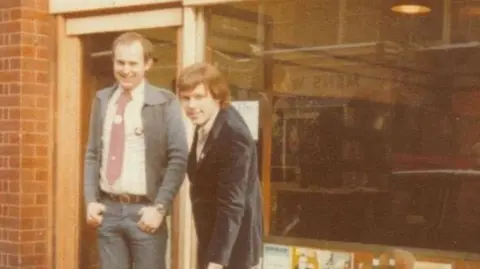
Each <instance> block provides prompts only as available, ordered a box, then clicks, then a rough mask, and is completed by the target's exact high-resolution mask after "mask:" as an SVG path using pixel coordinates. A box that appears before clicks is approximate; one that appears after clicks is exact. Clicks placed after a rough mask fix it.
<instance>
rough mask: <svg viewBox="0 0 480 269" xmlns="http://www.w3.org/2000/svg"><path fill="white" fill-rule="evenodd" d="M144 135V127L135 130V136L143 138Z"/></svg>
mask: <svg viewBox="0 0 480 269" xmlns="http://www.w3.org/2000/svg"><path fill="white" fill-rule="evenodd" d="M142 134H143V129H142V127H137V128H135V135H137V136H141V135H142Z"/></svg>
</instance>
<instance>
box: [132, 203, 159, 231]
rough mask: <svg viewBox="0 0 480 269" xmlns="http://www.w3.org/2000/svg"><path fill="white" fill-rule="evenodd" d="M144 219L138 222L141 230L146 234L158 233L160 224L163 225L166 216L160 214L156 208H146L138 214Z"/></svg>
mask: <svg viewBox="0 0 480 269" xmlns="http://www.w3.org/2000/svg"><path fill="white" fill-rule="evenodd" d="M138 214H140V215H141V216H142V217H141V218H140V220H139V221H138V223H137V225H138V227H139V228H140V230H142V231H144V232H146V233H154V232H155V231H157V229H158V227H160V224H162V221H163V217H164V215H163V214H161V213H160V212H158V210H157V208H156V207H154V206H146V207H143V208H142V209H140V211H139V212H138Z"/></svg>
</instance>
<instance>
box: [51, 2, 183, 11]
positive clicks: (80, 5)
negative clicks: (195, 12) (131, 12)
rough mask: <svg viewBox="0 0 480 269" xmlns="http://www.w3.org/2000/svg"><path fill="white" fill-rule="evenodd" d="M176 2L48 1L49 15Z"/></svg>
mask: <svg viewBox="0 0 480 269" xmlns="http://www.w3.org/2000/svg"><path fill="white" fill-rule="evenodd" d="M178 2H181V0H115V1H112V0H68V1H65V0H50V2H49V4H50V5H49V6H50V13H57V14H58V13H71V12H80V11H94V10H105V9H114V8H125V7H138V6H148V5H158V4H167V3H178Z"/></svg>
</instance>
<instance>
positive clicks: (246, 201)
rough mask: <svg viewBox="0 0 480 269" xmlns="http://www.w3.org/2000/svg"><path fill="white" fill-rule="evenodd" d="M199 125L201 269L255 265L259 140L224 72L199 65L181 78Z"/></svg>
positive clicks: (196, 174)
mask: <svg viewBox="0 0 480 269" xmlns="http://www.w3.org/2000/svg"><path fill="white" fill-rule="evenodd" d="M177 91H178V93H179V96H180V103H181V105H182V107H183V108H184V110H185V112H186V114H187V116H188V117H189V118H190V120H191V121H192V123H193V124H194V125H195V126H196V131H195V137H194V141H193V145H192V147H191V149H190V155H189V161H188V175H189V179H190V181H191V189H190V194H191V199H192V209H193V215H194V220H195V227H196V231H197V237H198V267H197V269H220V268H228V269H251V268H253V267H255V266H258V265H259V263H260V257H261V253H262V239H263V227H262V200H261V191H260V180H259V175H258V164H257V158H258V157H257V149H256V145H255V141H254V139H253V138H252V135H251V134H250V131H249V129H248V127H247V125H246V123H245V122H244V120H243V118H242V117H241V115H240V114H239V112H238V111H237V110H236V109H235V108H234V107H233V106H231V105H230V90H229V88H228V84H227V82H226V81H225V79H224V78H223V76H222V74H221V73H220V71H219V70H218V69H217V68H216V67H214V66H212V65H209V64H205V63H198V64H194V65H191V66H189V67H187V68H185V69H184V70H183V71H182V73H181V74H180V76H179V78H178V79H177Z"/></svg>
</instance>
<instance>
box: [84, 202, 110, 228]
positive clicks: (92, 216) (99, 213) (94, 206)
mask: <svg viewBox="0 0 480 269" xmlns="http://www.w3.org/2000/svg"><path fill="white" fill-rule="evenodd" d="M105 210H106V207H105V205H103V204H101V203H97V202H93V203H89V204H88V206H87V224H88V225H90V226H92V227H98V226H99V225H100V224H102V221H103V213H104V212H105Z"/></svg>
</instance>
